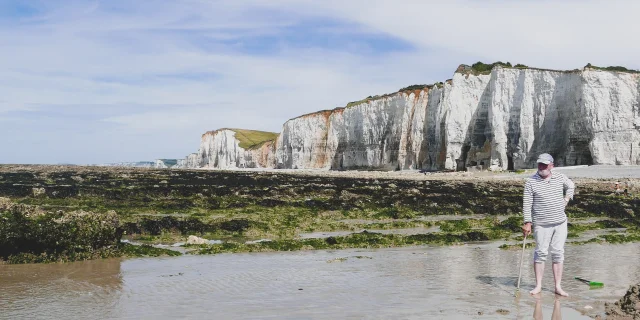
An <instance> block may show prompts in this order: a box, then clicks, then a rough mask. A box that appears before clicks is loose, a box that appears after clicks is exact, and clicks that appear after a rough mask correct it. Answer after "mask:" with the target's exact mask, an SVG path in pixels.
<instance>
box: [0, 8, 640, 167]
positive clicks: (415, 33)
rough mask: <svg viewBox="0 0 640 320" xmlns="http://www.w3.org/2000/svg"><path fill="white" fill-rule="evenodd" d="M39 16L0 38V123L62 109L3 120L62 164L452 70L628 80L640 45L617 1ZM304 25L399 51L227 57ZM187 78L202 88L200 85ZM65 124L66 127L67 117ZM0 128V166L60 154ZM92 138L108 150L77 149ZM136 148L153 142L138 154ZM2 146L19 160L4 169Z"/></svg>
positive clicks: (147, 153) (165, 152) (270, 118)
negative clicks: (376, 40) (494, 64)
mask: <svg viewBox="0 0 640 320" xmlns="http://www.w3.org/2000/svg"><path fill="white" fill-rule="evenodd" d="M16 1H17V0H16ZM40 5H41V6H42V7H41V8H42V9H43V10H44V13H42V14H40V15H38V16H36V17H30V18H28V19H21V20H20V21H21V22H19V23H17V24H16V25H15V26H12V28H1V29H0V42H1V43H3V50H1V51H0V70H2V75H3V76H2V77H1V78H0V97H1V98H0V117H2V119H5V121H3V123H7V121H8V120H7V119H11V120H12V121H13V120H16V119H20V117H22V118H25V117H26V118H34V117H36V116H37V115H43V114H46V113H47V112H51V111H52V110H62V109H65V111H64V112H65V116H58V118H56V121H63V122H65V124H67V126H66V128H67V129H66V130H65V131H57V132H51V131H52V130H59V129H56V128H57V127H55V126H54V127H51V126H43V125H42V121H46V117H40V118H38V119H39V120H38V121H40V122H38V121H28V122H26V123H27V124H24V125H22V126H19V122H15V121H14V122H13V123H15V124H14V127H13V128H14V129H21V130H23V131H29V132H35V133H33V134H30V135H29V137H30V138H29V139H32V140H28V139H27V140H23V143H29V141H32V142H33V141H36V140H37V136H38V134H40V135H51V134H55V135H58V136H59V139H58V141H59V142H55V143H61V144H64V143H67V144H69V143H77V144H78V145H77V146H65V148H64V150H67V152H71V153H73V154H72V155H69V156H68V157H69V158H72V159H73V158H74V157H76V158H77V159H78V162H106V161H111V160H113V161H124V160H131V161H134V160H148V159H152V158H155V157H160V156H162V157H167V156H170V155H172V156H175V157H179V156H182V155H186V153H188V152H191V151H195V149H197V139H198V138H199V134H200V133H203V132H204V131H207V130H211V129H216V128H219V127H242V128H250V129H259V130H270V131H279V130H280V128H281V125H282V124H283V123H284V122H285V121H286V120H287V119H289V118H292V117H295V116H298V115H301V114H304V113H309V112H313V111H317V110H321V109H331V108H335V107H339V106H343V105H345V104H346V103H347V102H348V101H353V100H358V99H361V98H363V97H366V96H368V95H374V94H381V93H389V92H392V91H394V90H397V89H398V88H400V87H403V86H406V85H411V84H415V83H432V82H436V81H442V80H444V79H447V78H449V77H451V75H452V73H453V71H454V70H455V68H456V67H457V66H458V64H460V63H473V62H475V61H477V60H484V61H486V62H490V61H495V60H502V61H510V62H512V63H524V64H528V65H532V66H538V67H547V68H560V69H573V68H579V67H582V66H584V65H585V64H586V63H587V62H591V63H593V64H595V65H624V66H627V67H632V68H640V64H639V62H638V61H637V58H636V57H637V56H638V53H639V52H640V42H637V41H634V38H633V36H634V32H635V30H639V29H640V28H639V27H640V23H639V22H637V19H635V17H633V14H634V13H635V12H638V9H640V7H639V4H636V3H635V2H631V1H629V2H627V1H609V2H596V1H579V2H578V1H563V2H559V1H554V2H551V1H518V2H511V1H482V2H480V1H460V0H456V1H396V2H391V1H381V0H373V1H372V0H368V1H361V0H350V1H333V0H327V1H298V0H296V1H293V0H273V1H261V0H250V1H209V0H206V1H205V0H182V1H162V2H159V1H155V2H148V1H115V0H114V1H93V2H84V1H62V2H56V3H55V5H54V4H52V2H49V1H43V2H41V3H40ZM310 21H312V22H313V23H315V24H316V25H317V28H316V30H320V31H321V32H324V33H327V34H332V35H342V36H345V35H348V36H350V37H353V38H354V39H355V38H357V37H359V36H363V37H364V36H375V35H386V36H387V37H389V38H392V39H401V41H404V42H405V43H407V44H409V45H408V47H413V48H411V49H409V50H404V51H396V52H383V53H380V54H370V53H371V50H373V49H370V48H366V46H364V47H363V46H362V43H358V42H354V43H346V44H344V45H343V47H337V46H334V47H331V46H328V45H319V44H318V43H313V42H310V43H309V44H307V45H306V46H304V47H303V46H297V45H295V43H291V41H293V40H287V41H282V42H279V43H278V45H277V46H276V49H274V50H272V51H269V52H261V51H260V50H255V52H252V51H238V50H237V48H236V45H237V44H243V43H244V42H245V41H246V40H247V39H249V40H255V39H256V38H260V37H264V36H269V37H272V38H274V37H275V38H278V36H279V35H281V34H282V33H283V30H286V28H289V27H292V26H296V25H300V24H304V23H309V22H310ZM323 21H324V22H326V21H331V22H332V23H326V24H323V23H322V22H323ZM311 40H313V39H311ZM318 41H321V40H318ZM201 74H205V75H208V76H207V77H205V78H204V79H202V78H200V77H198V76H197V75H201ZM190 75H195V76H194V77H190ZM105 109H109V110H111V111H109V112H105V111H104V110H105ZM92 110H93V111H92ZM25 111H29V112H25ZM74 114H78V115H81V116H78V117H76V118H75V120H71V119H70V116H71V115H74ZM90 114H95V115H96V116H94V117H91V116H89V115H90ZM83 119H84V121H86V122H89V127H90V126H91V125H92V124H93V126H95V127H96V128H102V131H101V132H100V133H98V131H97V130H96V131H92V130H90V128H88V129H87V131H83V133H82V134H83V135H86V136H85V137H83V139H82V140H77V137H72V136H73V135H74V128H75V127H78V128H80V127H82V128H84V125H85V124H84V123H83ZM74 121H75V122H74ZM2 128H8V127H7V126H0V135H4V137H5V140H2V141H0V148H1V149H3V150H10V151H9V153H3V154H2V155H0V162H11V161H17V160H16V159H19V160H20V161H23V162H51V161H54V160H53V159H54V158H56V159H57V158H60V157H57V156H56V157H53V156H51V157H50V158H47V156H46V155H45V156H44V158H43V156H41V155H40V154H39V152H38V150H37V149H36V148H24V149H18V148H15V147H12V146H14V145H15V143H14V141H12V140H10V139H9V138H7V137H8V136H10V135H8V134H7V132H3V129H2ZM38 130H40V132H38ZM78 130H79V129H78ZM75 132H76V135H77V132H78V131H75ZM104 132H108V134H106V133H104ZM92 137H94V140H95V141H96V143H100V144H101V147H102V148H103V149H104V150H111V151H109V152H106V151H105V153H83V152H81V151H82V150H83V148H86V146H85V145H84V144H85V143H88V142H90V141H92ZM25 139H26V138H25ZM65 139H68V140H67V142H65ZM136 139H140V140H142V141H147V143H142V142H140V140H136ZM150 139H158V140H159V141H165V142H163V143H148V141H150ZM74 141H75V142H74ZM167 141H171V143H168V142H167ZM182 141H184V142H182ZM194 141H195V142H194ZM183 143H184V144H183ZM185 145H188V146H186V147H185ZM141 148H143V149H142V150H141ZM145 148H146V149H145ZM11 150H16V151H18V150H19V151H20V153H21V154H20V158H18V157H17V156H14V155H13V154H15V152H14V153H12V152H11ZM54 150H55V149H54ZM60 150H63V149H60ZM186 150H188V152H185V151H186ZM25 152H26V153H25ZM117 153H119V154H117ZM98 157H100V158H98ZM138 157H144V159H141V158H138ZM29 159H35V160H29ZM65 159H67V158H65ZM70 160H71V159H67V161H70Z"/></svg>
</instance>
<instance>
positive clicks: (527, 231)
mask: <svg viewBox="0 0 640 320" xmlns="http://www.w3.org/2000/svg"><path fill="white" fill-rule="evenodd" d="M530 234H531V222H527V223H525V224H524V225H523V226H522V235H524V236H528V235H530Z"/></svg>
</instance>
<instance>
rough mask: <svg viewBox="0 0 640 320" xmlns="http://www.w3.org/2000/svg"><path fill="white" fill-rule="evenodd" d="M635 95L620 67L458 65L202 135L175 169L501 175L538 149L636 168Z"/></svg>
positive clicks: (638, 83)
mask: <svg viewBox="0 0 640 320" xmlns="http://www.w3.org/2000/svg"><path fill="white" fill-rule="evenodd" d="M639 92H640V73H638V72H635V71H631V70H626V69H624V68H621V67H613V68H609V69H608V70H604V69H603V68H597V67H593V66H591V65H587V67H585V68H584V69H582V70H572V71H556V70H543V69H535V68H528V67H525V66H520V65H516V67H511V66H510V65H505V64H500V63H498V64H493V65H483V64H475V65H474V66H466V65H461V66H460V67H459V68H458V69H457V71H456V72H455V73H454V76H453V79H450V80H447V81H445V82H444V83H442V82H441V83H437V84H434V85H420V86H411V87H407V88H404V89H401V90H400V91H398V92H396V93H393V94H387V95H383V96H374V97H368V98H367V99H364V100H362V101H357V102H351V103H349V104H348V105H347V106H346V107H343V108H336V109H333V110H325V111H320V112H316V113H311V114H307V115H303V116H300V117H297V118H294V119H291V120H289V121H287V122H285V123H284V125H283V127H282V132H281V133H280V134H275V133H266V132H261V131H251V130H239V129H221V130H216V131H212V132H207V133H205V134H204V135H203V136H202V141H201V144H200V149H199V151H198V152H197V153H196V154H192V155H190V156H188V157H187V158H186V159H184V160H179V163H178V167H183V168H203V167H206V168H224V169H233V168H260V167H261V168H291V169H306V168H318V169H327V170H349V169H376V170H403V169H426V170H464V169H465V168H467V167H479V168H483V169H491V170H507V169H518V168H530V167H533V166H534V165H535V159H536V156H537V155H538V154H539V153H542V152H548V153H551V154H552V155H553V156H554V157H555V158H556V163H557V165H580V164H621V165H629V164H634V165H635V164H640V94H639ZM248 136H253V137H254V138H253V139H249V141H247V140H248V139H247V137H248ZM257 137H259V138H257Z"/></svg>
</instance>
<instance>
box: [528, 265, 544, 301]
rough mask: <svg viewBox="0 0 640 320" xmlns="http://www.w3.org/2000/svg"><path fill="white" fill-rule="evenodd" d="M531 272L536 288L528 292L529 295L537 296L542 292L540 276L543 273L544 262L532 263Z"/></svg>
mask: <svg viewBox="0 0 640 320" xmlns="http://www.w3.org/2000/svg"><path fill="white" fill-rule="evenodd" d="M533 271H534V272H535V274H536V287H535V288H533V290H531V291H529V293H530V294H538V293H540V291H542V274H543V273H544V262H534V263H533Z"/></svg>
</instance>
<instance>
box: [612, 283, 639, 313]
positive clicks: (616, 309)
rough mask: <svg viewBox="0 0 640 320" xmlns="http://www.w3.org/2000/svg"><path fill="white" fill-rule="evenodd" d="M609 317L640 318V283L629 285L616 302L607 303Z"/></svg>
mask: <svg viewBox="0 0 640 320" xmlns="http://www.w3.org/2000/svg"><path fill="white" fill-rule="evenodd" d="M605 312H606V314H607V319H620V320H622V319H629V320H640V284H636V285H633V286H631V287H629V290H627V293H626V294H625V295H624V297H622V298H620V300H618V301H616V302H615V303H605Z"/></svg>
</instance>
